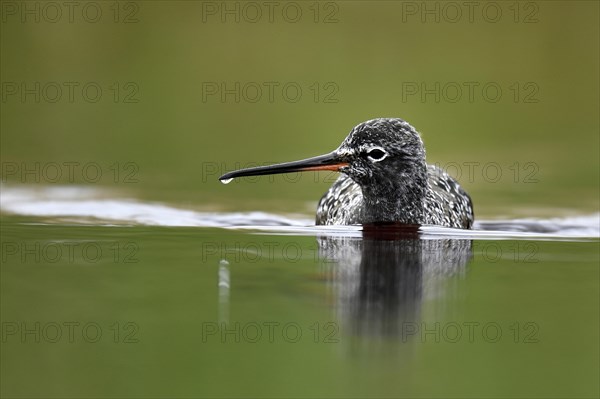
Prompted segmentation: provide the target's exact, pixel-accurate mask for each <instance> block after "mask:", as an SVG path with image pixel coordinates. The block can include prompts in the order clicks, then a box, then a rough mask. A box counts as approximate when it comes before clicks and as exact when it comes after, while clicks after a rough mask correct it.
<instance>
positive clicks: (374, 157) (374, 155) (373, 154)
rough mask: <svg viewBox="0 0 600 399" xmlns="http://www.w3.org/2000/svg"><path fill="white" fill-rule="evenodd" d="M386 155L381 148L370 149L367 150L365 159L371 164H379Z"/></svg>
mask: <svg viewBox="0 0 600 399" xmlns="http://www.w3.org/2000/svg"><path fill="white" fill-rule="evenodd" d="M387 156H388V153H387V152H386V151H385V150H384V149H383V148H381V147H371V148H369V149H368V150H367V158H369V159H370V160H371V161H372V162H380V161H383V160H384V159H385V158H387Z"/></svg>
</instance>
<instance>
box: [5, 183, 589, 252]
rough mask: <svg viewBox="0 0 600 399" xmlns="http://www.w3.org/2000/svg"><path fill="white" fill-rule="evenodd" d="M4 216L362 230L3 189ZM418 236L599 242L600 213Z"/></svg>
mask: <svg viewBox="0 0 600 399" xmlns="http://www.w3.org/2000/svg"><path fill="white" fill-rule="evenodd" d="M0 211H1V212H2V213H5V214H16V215H22V216H34V217H43V218H46V219H48V218H54V222H58V221H59V220H60V221H63V222H64V221H65V220H68V221H70V222H78V223H85V224H96V225H98V224H121V225H123V224H125V225H146V226H181V227H184V226H188V227H190V226H191V227H220V228H229V229H245V230H253V231H261V232H270V233H278V234H292V235H344V236H357V237H360V236H361V235H362V227H361V226H315V225H314V221H313V219H312V218H298V217H286V216H281V215H275V214H270V213H265V212H246V213H231V212H230V213H216V212H199V211H195V210H189V209H180V208H176V207H173V206H170V205H166V204H159V203H147V202H140V201H138V200H134V199H115V198H114V197H113V198H111V196H110V195H107V193H106V192H102V191H100V190H98V189H93V188H86V187H72V186H68V187H65V186H59V187H36V188H31V187H6V186H2V195H1V196H0ZM420 231H421V235H422V238H424V239H428V238H431V239H437V238H442V237H454V238H470V239H494V240H497V239H519V238H520V239H578V238H581V239H597V238H600V213H597V214H593V215H583V216H576V217H565V218H552V219H531V218H529V219H514V220H490V221H485V220H484V221H477V222H476V223H475V226H474V228H473V229H472V230H459V229H450V228H444V227H437V226H422V227H421V228H420Z"/></svg>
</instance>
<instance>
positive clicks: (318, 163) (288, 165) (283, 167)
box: [219, 152, 348, 183]
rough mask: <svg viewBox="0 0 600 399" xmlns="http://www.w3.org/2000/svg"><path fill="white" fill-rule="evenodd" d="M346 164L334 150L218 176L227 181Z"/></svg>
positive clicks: (326, 168) (325, 168)
mask: <svg viewBox="0 0 600 399" xmlns="http://www.w3.org/2000/svg"><path fill="white" fill-rule="evenodd" d="M346 165H348V162H345V161H343V160H342V159H340V157H339V156H338V155H336V154H335V153H334V152H330V153H329V154H325V155H320V156H318V157H312V158H308V159H303V160H301V161H294V162H285V163H278V164H275V165H269V166H259V167H257V168H248V169H240V170H236V171H233V172H229V173H225V174H224V175H223V176H221V177H219V180H221V182H223V183H227V182H229V181H230V180H231V179H234V178H236V177H243V176H262V175H274V174H278V173H291V172H306V171H310V170H333V171H339V170H340V168H341V167H342V166H346Z"/></svg>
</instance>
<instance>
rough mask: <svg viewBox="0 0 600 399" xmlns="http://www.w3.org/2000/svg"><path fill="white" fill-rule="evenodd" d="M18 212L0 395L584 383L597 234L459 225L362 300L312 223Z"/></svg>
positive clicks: (593, 356)
mask: <svg viewBox="0 0 600 399" xmlns="http://www.w3.org/2000/svg"><path fill="white" fill-rule="evenodd" d="M24 222H26V220H22V219H20V218H16V217H10V218H5V221H4V222H3V225H2V240H3V256H5V259H3V264H2V269H1V273H2V274H1V279H0V281H1V288H2V304H1V311H2V323H3V342H2V369H1V372H2V379H3V383H2V390H3V395H4V396H9V397H13V396H14V397H19V396H27V397H90V396H94V397H99V396H100V397H111V396H114V397H123V396H125V397H140V396H141V397H146V396H154V397H173V396H175V397H197V396H217V397H238V396H267V397H270V396H272V397H282V396H294V397H299V396H301V397H324V396H326V397H365V396H377V397H384V396H394V397H396V396H403V397H404V396H406V397H414V396H427V397H435V396H439V397H449V396H450V397H452V396H460V397H482V396H495V397H498V396H503V397H504V396H510V397H513V396H518V397H524V396H551V397H567V396H568V397H593V396H597V394H598V379H597V376H598V372H599V369H598V350H599V347H598V339H597V338H598V323H599V316H598V315H599V314H600V312H599V309H598V307H599V306H598V301H597V299H598V292H599V284H598V278H599V276H598V261H599V257H598V243H597V242H547V241H522V240H519V241H512V240H507V241H475V242H474V243H473V258H472V260H471V261H470V262H469V263H467V264H466V266H465V267H462V268H459V269H457V270H456V271H455V272H453V273H448V274H447V275H438V276H434V277H433V278H429V279H426V278H425V277H426V276H424V277H423V279H424V280H426V281H425V283H424V284H423V288H422V292H421V293H419V294H418V295H414V296H413V297H410V298H408V299H406V298H401V296H402V295H400V296H396V295H395V294H391V295H385V294H384V295H383V297H384V298H386V299H384V300H382V301H377V300H374V299H372V298H371V299H365V298H362V299H361V297H360V295H359V294H357V293H352V294H349V298H348V297H346V298H344V297H343V295H342V294H341V293H342V292H343V291H344V290H348V289H350V288H351V286H352V284H356V283H358V282H359V280H360V278H357V279H352V278H350V279H346V280H345V279H343V278H341V277H335V274H336V273H335V271H336V269H337V270H338V271H339V269H340V268H343V267H344V266H345V265H344V263H343V262H341V263H334V262H333V261H331V260H327V259H323V258H319V256H317V255H318V253H319V249H318V248H319V246H318V242H317V239H316V238H315V237H314V236H294V235H290V236H280V235H272V234H252V233H242V232H231V231H223V230H219V229H196V228H158V227H157V228H152V227H94V226H55V225H28V224H26V223H24ZM7 243H18V244H19V245H25V246H26V247H25V248H29V252H27V251H24V250H21V249H20V250H19V251H17V252H16V253H14V254H13V252H14V251H7V250H6V249H7V248H8V247H7ZM65 243H70V244H69V245H71V247H72V248H73V251H72V254H73V255H72V257H69V256H68V255H67V251H65V248H66V246H67V244H65ZM90 243H93V245H94V246H93V247H92V246H91V245H90ZM36 244H38V245H39V249H38V250H36ZM86 245H87V247H85V246H86ZM56 248H62V249H63V251H62V252H60V253H62V256H61V257H60V258H59V260H58V261H56V262H55V259H56V258H57V257H58V256H57V255H56V253H57V252H55V251H54V249H56ZM84 248H87V250H86V249H84ZM90 248H92V249H90ZM97 248H101V252H100V254H99V253H98V252H97V251H96V249H97ZM9 249H10V248H9ZM358 256H359V257H360V255H358ZM405 256H410V255H408V254H405ZM36 257H37V258H36ZM223 259H227V260H228V263H229V265H228V266H223V267H224V268H225V270H227V272H228V279H226V280H224V279H223V277H221V283H226V282H227V281H228V282H229V284H228V289H226V288H224V286H221V288H219V268H220V261H221V260H223ZM352 259H356V255H354V256H353V257H352ZM222 273H223V270H222V271H221V275H222ZM424 274H425V273H424ZM222 276H223V275H222ZM404 277H405V278H406V276H404ZM408 283H411V284H412V282H411V280H408ZM417 283H418V281H417ZM419 284H420V283H419ZM363 288H364V287H363ZM367 288H368V285H367ZM383 289H385V288H383ZM409 296H410V295H409ZM357 303H358V306H359V307H360V306H361V305H363V307H364V308H363V309H362V310H361V311H360V312H358V313H357V312H356V311H355V312H354V313H353V311H352V307H353V306H354V307H356V306H357ZM374 303H375V305H373V308H368V306H369V304H371V305H372V304H374ZM353 304H354V305H353ZM397 305H399V306H397ZM377 307H383V309H387V310H390V309H391V311H392V312H394V309H395V310H396V311H397V315H398V316H394V315H390V314H388V315H387V316H382V315H381V312H380V311H381V309H377ZM355 310H356V309H355ZM384 313H385V312H384ZM409 314H410V318H408V317H409V316H408V315H409ZM403 316H406V317H407V318H406V320H405V321H402V323H400V324H398V325H397V328H396V329H394V328H387V327H383V328H380V327H381V326H384V325H386V323H389V322H392V323H396V322H398V320H402V317H403ZM363 317H364V318H368V319H369V323H371V326H370V327H371V328H368V326H364V325H363V326H362V327H360V324H361V320H360V319H361V318H363ZM396 317H398V318H396ZM36 322H37V323H40V324H39V326H38V327H36V326H35V323H36ZM22 323H25V324H22ZM68 323H78V324H68ZM115 323H118V324H115ZM69 326H71V327H69ZM388 327H389V325H388ZM70 328H71V329H72V331H73V333H72V334H73V335H72V336H70V335H69V331H70ZM25 329H28V330H29V332H25V331H24V330H25ZM36 329H37V331H38V332H37V333H36V332H35V331H36ZM57 331H61V333H62V336H60V337H59V336H57ZM98 332H100V333H101V336H98ZM37 340H39V342H36V341H37ZM32 381H35V384H33V383H32Z"/></svg>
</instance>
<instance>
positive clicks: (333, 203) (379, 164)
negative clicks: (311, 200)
mask: <svg viewBox="0 0 600 399" xmlns="http://www.w3.org/2000/svg"><path fill="white" fill-rule="evenodd" d="M377 151H379V152H377ZM333 153H334V154H336V155H337V156H339V157H340V158H341V159H344V160H346V162H348V165H347V166H344V167H342V168H340V172H342V175H341V176H340V177H339V178H338V180H337V181H336V182H335V183H334V184H333V185H332V186H331V188H330V189H329V191H327V193H325V195H324V196H323V197H322V198H321V201H320V202H319V206H318V208H317V215H316V223H317V224H320V225H336V224H337V225H340V224H342V225H348V224H364V223H378V222H399V223H407V224H418V225H438V226H446V227H454V228H461V229H469V228H471V226H472V225H473V220H474V217H473V204H472V201H471V198H470V197H469V195H468V194H467V193H466V192H465V191H464V190H463V189H462V188H461V187H460V185H459V184H458V182H457V181H456V180H454V179H453V178H452V177H451V176H449V175H448V174H447V173H445V172H444V171H443V170H441V169H440V168H438V167H436V166H433V165H427V163H426V161H425V148H424V146H423V142H422V141H421V137H420V136H419V133H418V132H417V131H416V130H415V129H414V128H413V127H412V126H411V125H410V124H408V123H407V122H406V121H404V120H402V119H399V118H379V119H373V120H370V121H367V122H363V123H361V124H359V125H358V126H356V127H355V128H354V129H352V131H351V132H350V134H349V135H348V137H347V138H346V139H345V140H344V142H343V143H342V144H341V145H340V147H339V148H338V149H337V150H335V151H334V152H333ZM369 154H374V155H375V159H374V158H373V157H372V156H370V155H369ZM381 154H384V156H382V157H381V159H378V158H380V156H381Z"/></svg>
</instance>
